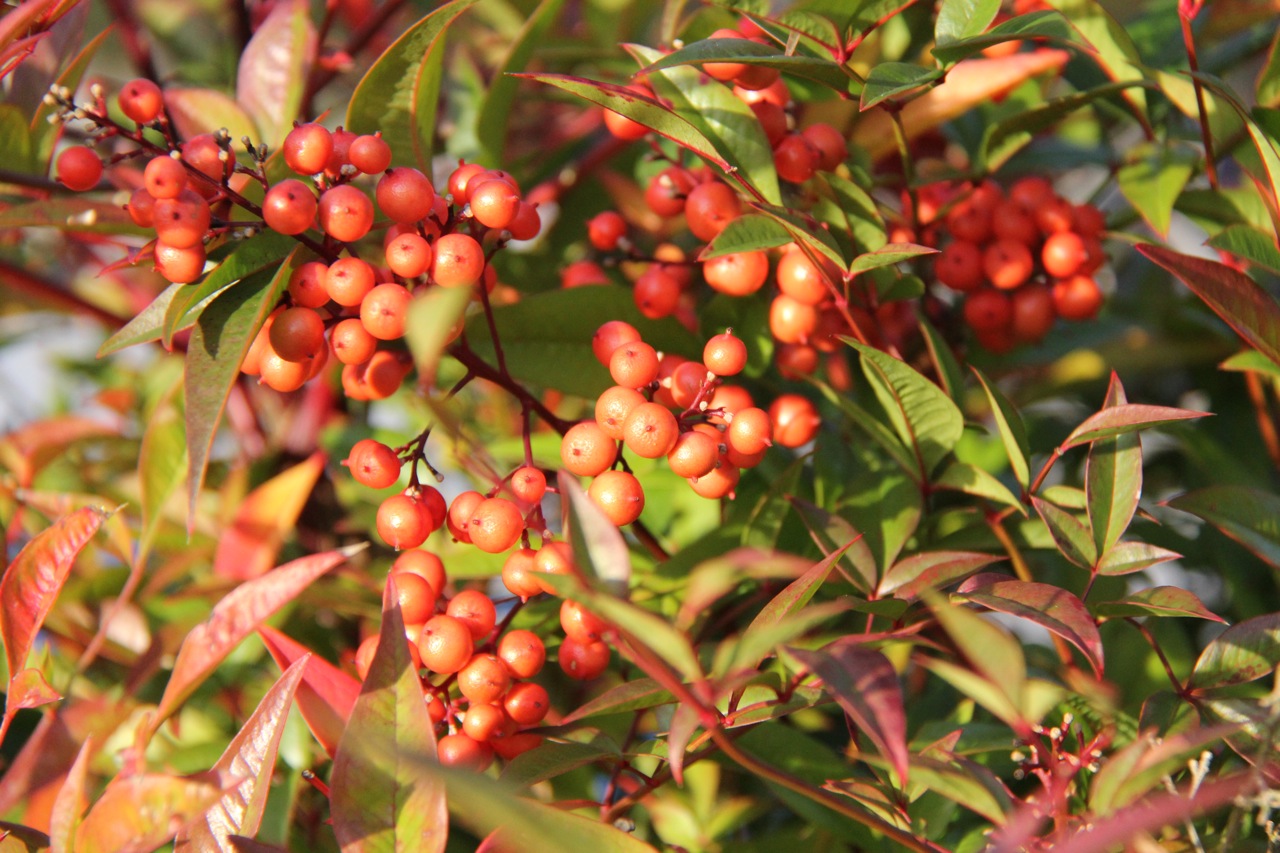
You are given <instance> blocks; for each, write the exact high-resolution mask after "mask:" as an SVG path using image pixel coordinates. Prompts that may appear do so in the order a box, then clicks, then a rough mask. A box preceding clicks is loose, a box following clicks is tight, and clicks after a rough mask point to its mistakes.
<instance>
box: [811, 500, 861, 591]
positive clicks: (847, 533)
mask: <svg viewBox="0 0 1280 853" xmlns="http://www.w3.org/2000/svg"><path fill="white" fill-rule="evenodd" d="M791 503H792V505H794V506H795V508H796V511H797V512H799V513H800V518H801V519H802V520H803V521H804V523H805V526H806V527H808V528H809V532H810V534H812V536H813V539H814V541H815V542H817V543H818V547H819V548H821V549H822V553H823V554H825V555H827V556H831V555H833V554H836V553H837V552H838V551H839V550H846V551H847V552H848V554H847V563H848V564H849V565H850V566H852V567H853V569H854V572H855V573H856V574H854V575H853V576H849V575H846V577H848V579H849V582H850V583H852V584H853V585H854V587H855V588H856V589H857V590H858V591H859V592H861V593H870V592H871V591H872V590H873V589H875V585H876V575H877V570H876V558H875V556H874V555H873V554H872V553H871V548H870V547H868V545H867V543H866V542H865V541H863V539H862V534H861V533H859V532H858V531H857V530H856V529H854V526H853V525H852V524H850V523H849V522H848V521H846V520H845V519H843V518H841V517H840V516H838V515H834V514H832V513H830V512H827V511H826V510H825V509H822V508H820V507H816V506H814V505H813V504H811V503H809V502H808V501H805V500H802V499H800V498H797V497H792V498H791Z"/></svg>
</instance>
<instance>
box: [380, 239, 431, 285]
mask: <svg viewBox="0 0 1280 853" xmlns="http://www.w3.org/2000/svg"><path fill="white" fill-rule="evenodd" d="M432 254H433V253H432V249H431V244H430V243H428V242H427V241H426V240H424V239H423V238H422V237H421V236H419V235H417V234H400V235H398V236H396V237H394V238H393V239H392V240H391V242H389V243H387V247H386V259H387V268H388V269H389V270H391V271H392V272H393V273H395V274H396V275H398V276H401V277H403V278H417V277H418V276H420V275H422V274H423V273H425V272H426V271H427V270H429V269H431V257H432Z"/></svg>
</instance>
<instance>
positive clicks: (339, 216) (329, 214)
mask: <svg viewBox="0 0 1280 853" xmlns="http://www.w3.org/2000/svg"><path fill="white" fill-rule="evenodd" d="M319 213H320V228H321V229H322V230H323V231H324V233H326V234H328V235H329V236H330V237H332V238H333V239H335V240H339V241H341V242H343V243H354V242H356V241H357V240H359V239H360V238H361V237H363V236H364V235H365V234H368V233H369V229H370V228H371V227H373V202H371V201H370V200H369V197H368V196H367V195H365V194H364V193H362V192H361V191H360V190H358V189H356V188H355V187H353V186H351V185H350V184H339V185H338V186H336V187H331V188H330V189H327V190H325V191H324V194H323V195H322V196H320V204H319Z"/></svg>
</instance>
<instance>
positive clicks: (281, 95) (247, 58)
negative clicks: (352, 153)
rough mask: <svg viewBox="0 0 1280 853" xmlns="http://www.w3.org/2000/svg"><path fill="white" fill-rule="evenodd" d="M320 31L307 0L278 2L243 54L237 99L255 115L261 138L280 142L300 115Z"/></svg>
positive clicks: (238, 72)
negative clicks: (313, 22)
mask: <svg viewBox="0 0 1280 853" xmlns="http://www.w3.org/2000/svg"><path fill="white" fill-rule="evenodd" d="M315 42H316V33H315V28H314V27H312V25H311V16H310V4H309V3H307V2H306V0H282V2H277V3H275V4H273V5H272V7H271V12H270V13H269V14H268V15H267V17H266V20H264V21H263V22H262V23H261V24H259V25H258V28H257V30H255V31H254V34H253V38H251V39H249V43H248V44H247V45H245V47H244V52H243V53H242V54H241V55H240V67H239V69H238V71H237V73H236V100H237V101H238V102H239V103H240V105H241V106H242V107H244V108H245V110H246V111H247V112H248V113H249V115H251V116H253V118H254V121H255V122H256V123H257V126H258V132H259V133H260V134H261V136H260V137H259V140H260V141H262V142H266V143H267V144H269V145H270V146H271V147H272V148H275V147H276V146H278V145H279V144H280V143H281V142H282V141H283V140H284V135H285V133H287V132H288V130H289V127H290V126H291V124H292V122H293V120H294V119H295V118H297V116H298V107H299V105H300V104H301V103H302V90H303V88H304V86H305V85H306V81H307V79H308V78H309V77H310V74H311V57H312V56H313V55H314V54H315Z"/></svg>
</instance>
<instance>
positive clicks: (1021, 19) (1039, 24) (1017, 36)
mask: <svg viewBox="0 0 1280 853" xmlns="http://www.w3.org/2000/svg"><path fill="white" fill-rule="evenodd" d="M970 3H971V0H961V2H960V3H959V4H958V5H959V6H960V7H961V8H964V7H965V6H967V5H969V4H970ZM979 5H981V4H979ZM942 23H943V19H942V15H941V14H939V16H938V27H939V29H941V27H942ZM1071 38H1072V32H1071V28H1070V26H1068V25H1067V22H1066V21H1064V20H1063V18H1062V16H1061V15H1059V14H1057V13H1056V12H1052V11H1049V10H1040V11H1037V12H1030V13H1028V14H1026V15H1017V16H1016V17H1013V18H1010V19H1009V20H1007V21H1004V22H1003V23H1000V24H997V25H996V26H994V27H991V28H990V29H988V30H986V31H980V32H976V33H975V32H968V33H963V34H961V33H956V34H955V35H954V36H953V37H951V38H947V39H944V38H942V37H941V36H939V38H938V40H937V44H936V45H935V46H934V48H933V56H934V58H935V59H937V60H938V61H939V62H941V63H943V64H944V65H951V64H953V63H955V62H959V61H960V60H962V59H968V58H969V57H971V56H973V55H975V54H977V53H979V52H981V51H983V50H985V49H987V48H988V47H991V46H992V45H996V44H1003V43H1005V42H1009V41H1022V40H1035V41H1046V42H1050V43H1058V44H1063V43H1066V42H1069V41H1071Z"/></svg>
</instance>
